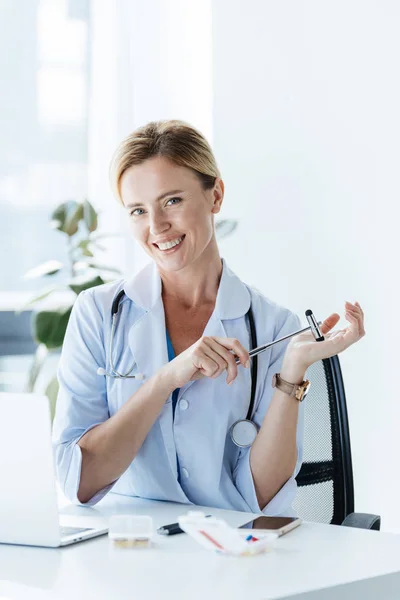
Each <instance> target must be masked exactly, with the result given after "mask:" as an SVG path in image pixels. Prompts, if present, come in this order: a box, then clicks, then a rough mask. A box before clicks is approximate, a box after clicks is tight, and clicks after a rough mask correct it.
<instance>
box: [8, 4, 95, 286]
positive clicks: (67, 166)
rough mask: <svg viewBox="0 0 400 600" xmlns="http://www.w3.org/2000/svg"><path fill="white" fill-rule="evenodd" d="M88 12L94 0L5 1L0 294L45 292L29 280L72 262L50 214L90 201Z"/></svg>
mask: <svg viewBox="0 0 400 600" xmlns="http://www.w3.org/2000/svg"><path fill="white" fill-rule="evenodd" d="M88 7H89V3H88V0H87V1H86V0H75V1H73V0H19V2H17V3H16V2H15V0H2V2H1V3H0V51H1V56H2V61H1V62H0V76H1V81H2V86H1V87H2V92H1V94H0V108H1V115H2V127H1V131H2V133H1V136H0V219H1V224H2V242H1V243H2V252H1V253H0V273H1V277H0V297H1V296H2V295H3V297H4V296H5V293H8V294H9V293H10V292H13V293H14V292H20V293H21V292H31V291H35V290H36V289H41V288H42V287H43V280H41V279H29V280H24V279H23V278H22V275H23V274H24V273H25V272H26V271H28V270H29V269H31V268H32V267H35V266H36V265H38V264H40V263H41V262H44V261H47V260H50V259H56V260H60V261H62V262H63V261H64V260H65V259H66V248H65V247H64V239H63V236H62V235H60V233H59V232H57V231H53V230H52V229H51V228H50V225H49V223H50V215H51V213H52V211H53V209H54V208H55V207H56V206H57V205H58V204H59V203H60V202H62V201H66V200H69V199H77V200H82V199H83V198H84V197H85V196H86V192H87V157H88V152H87V146H88V144H87V138H88V135H87V129H88V111H87V106H88V87H89V35H90V28H89V9H88ZM5 57H6V59H5ZM55 277H57V276H55ZM55 281H56V280H54V282H55Z"/></svg>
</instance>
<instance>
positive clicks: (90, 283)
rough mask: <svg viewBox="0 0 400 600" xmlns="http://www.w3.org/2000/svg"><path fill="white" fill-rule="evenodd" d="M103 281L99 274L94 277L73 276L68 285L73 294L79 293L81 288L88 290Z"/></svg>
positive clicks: (101, 283)
mask: <svg viewBox="0 0 400 600" xmlns="http://www.w3.org/2000/svg"><path fill="white" fill-rule="evenodd" d="M103 283H105V281H104V279H102V278H101V277H100V275H96V277H92V278H91V279H87V277H75V278H74V279H72V281H70V282H69V287H70V288H71V290H72V291H73V292H75V294H80V293H81V292H82V291H83V290H88V289H89V288H92V287H96V286H97V285H103Z"/></svg>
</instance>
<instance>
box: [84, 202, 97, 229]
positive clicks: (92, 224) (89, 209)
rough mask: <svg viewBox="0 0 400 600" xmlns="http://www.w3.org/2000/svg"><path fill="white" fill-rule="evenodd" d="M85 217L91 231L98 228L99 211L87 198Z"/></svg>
mask: <svg viewBox="0 0 400 600" xmlns="http://www.w3.org/2000/svg"><path fill="white" fill-rule="evenodd" d="M83 219H84V221H85V225H86V227H87V228H88V230H89V231H90V232H92V231H95V230H96V229H97V213H96V211H95V210H94V208H93V206H92V205H91V204H90V202H89V200H85V201H84V203H83Z"/></svg>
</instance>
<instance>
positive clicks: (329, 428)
mask: <svg viewBox="0 0 400 600" xmlns="http://www.w3.org/2000/svg"><path fill="white" fill-rule="evenodd" d="M307 378H308V379H309V380H310V381H311V387H310V391H309V394H308V396H307V398H306V400H305V404H306V405H305V429H304V457H303V465H302V467H301V470H300V472H299V474H298V475H297V477H296V480H297V485H298V490H297V495H296V499H295V502H294V504H293V507H294V509H295V510H296V512H297V514H298V515H299V516H300V517H302V518H303V519H304V520H307V521H316V522H321V523H333V524H335V525H340V524H341V523H342V522H343V520H344V518H345V517H346V516H347V515H348V514H349V513H351V512H353V511H354V489H353V472H352V465H351V449H350V436H349V427H348V420H347V409H346V397H345V393H344V386H343V379H342V373H341V369H340V363H339V359H338V357H337V356H333V357H332V358H328V359H325V360H322V361H319V362H317V363H315V364H313V365H312V366H311V367H310V369H309V370H308V371H307Z"/></svg>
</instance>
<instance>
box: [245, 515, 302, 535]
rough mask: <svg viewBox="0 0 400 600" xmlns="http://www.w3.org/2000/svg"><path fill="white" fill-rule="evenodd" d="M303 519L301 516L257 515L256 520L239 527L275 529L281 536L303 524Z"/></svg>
mask: <svg viewBox="0 0 400 600" xmlns="http://www.w3.org/2000/svg"><path fill="white" fill-rule="evenodd" d="M301 523H302V520H301V519H299V517H257V519H254V521H249V522H248V523H245V524H244V525H241V526H240V527H239V529H262V530H264V531H273V532H274V533H277V534H278V535H279V536H281V535H285V533H289V531H292V529H295V527H298V526H299V525H301Z"/></svg>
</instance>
